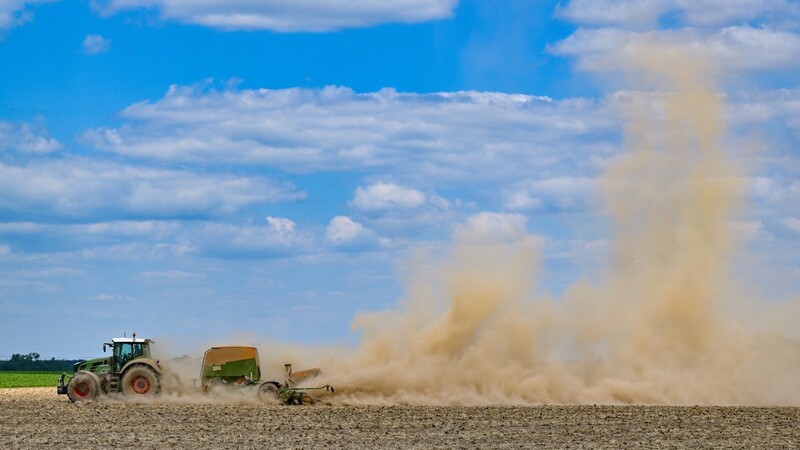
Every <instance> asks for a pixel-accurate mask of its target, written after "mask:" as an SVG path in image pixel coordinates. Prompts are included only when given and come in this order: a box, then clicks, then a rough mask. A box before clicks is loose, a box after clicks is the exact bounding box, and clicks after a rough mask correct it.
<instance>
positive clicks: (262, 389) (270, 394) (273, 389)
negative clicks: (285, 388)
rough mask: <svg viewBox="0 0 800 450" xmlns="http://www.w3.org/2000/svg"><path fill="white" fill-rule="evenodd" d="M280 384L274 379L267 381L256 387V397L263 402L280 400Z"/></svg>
mask: <svg viewBox="0 0 800 450" xmlns="http://www.w3.org/2000/svg"><path fill="white" fill-rule="evenodd" d="M280 387H281V385H280V384H278V383H276V382H274V381H267V382H265V383H262V384H261V386H259V387H258V399H259V400H261V401H262V402H264V403H268V404H275V403H280V402H281V397H280V395H278V389H279V388H280Z"/></svg>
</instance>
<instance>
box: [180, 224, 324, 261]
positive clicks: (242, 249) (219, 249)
mask: <svg viewBox="0 0 800 450" xmlns="http://www.w3.org/2000/svg"><path fill="white" fill-rule="evenodd" d="M191 236H192V240H193V241H194V242H197V245H198V246H199V251H200V252H201V253H203V254H207V255H211V256H215V257H224V258H238V257H247V258H270V257H280V256H290V255H302V254H306V253H309V252H312V251H313V249H314V245H313V244H314V242H315V241H316V239H315V237H314V235H313V233H311V232H309V231H306V230H300V229H298V227H297V224H296V223H295V222H294V221H293V220H291V219H288V218H285V217H272V216H269V217H267V218H266V219H265V220H264V223H263V224H259V223H252V224H233V223H218V222H208V223H206V224H205V225H204V226H203V228H202V229H199V230H195V231H193V232H192V233H191Z"/></svg>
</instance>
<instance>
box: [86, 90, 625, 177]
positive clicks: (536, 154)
mask: <svg viewBox="0 0 800 450" xmlns="http://www.w3.org/2000/svg"><path fill="white" fill-rule="evenodd" d="M119 115H120V117H121V118H122V119H123V120H124V121H125V122H126V123H125V124H124V125H122V126H121V127H119V128H105V127H104V128H97V129H93V130H89V131H86V132H85V133H83V135H82V139H81V142H83V143H85V144H86V145H91V146H94V147H96V148H100V149H105V150H108V151H111V152H114V153H118V154H122V155H125V156H129V157H135V158H143V159H152V160H157V161H170V162H202V163H225V164H248V165H266V166H271V167H277V168H279V169H282V170H285V171H289V172H306V173H307V172H316V171H334V170H353V169H363V170H371V171H376V170H391V171H392V172H393V173H394V174H398V175H397V177H396V178H404V179H411V180H412V181H413V182H414V183H415V184H416V185H424V184H425V183H428V182H429V180H433V179H435V180H444V179H448V180H459V181H464V182H468V183H475V182H477V181H481V180H491V179H504V180H508V179H509V178H514V177H520V176H527V174H529V173H531V171H538V170H541V169H542V167H549V168H551V169H553V168H555V167H557V166H558V165H559V164H562V163H563V164H570V165H572V164H573V162H572V161H575V160H585V159H586V158H587V157H588V155H587V153H592V152H593V151H594V150H596V149H597V148H599V147H598V145H597V144H598V142H602V141H603V140H604V139H605V140H613V139H615V134H614V133H615V132H616V131H618V127H619V123H618V121H617V117H618V116H616V114H615V112H614V110H613V108H611V106H610V105H609V104H607V103H605V102H603V101H592V100H585V99H568V100H561V101H554V100H551V99H548V98H545V97H534V96H526V95H513V94H500V93H492V92H453V93H435V94H412V93H398V92H395V91H394V90H390V89H386V90H382V91H380V92H376V93H368V94H357V93H355V92H353V91H352V90H350V89H346V88H341V87H326V88H324V89H283V90H268V89H258V90H228V91H222V92H220V91H216V90H213V89H208V87H207V86H206V87H204V86H196V87H178V86H173V87H172V88H170V90H169V92H167V94H166V95H165V96H164V97H163V98H162V99H160V100H158V101H157V102H141V103H137V104H134V105H131V106H129V107H128V108H126V109H125V110H124V111H122V112H121V113H120V114H119ZM608 147H610V146H608Z"/></svg>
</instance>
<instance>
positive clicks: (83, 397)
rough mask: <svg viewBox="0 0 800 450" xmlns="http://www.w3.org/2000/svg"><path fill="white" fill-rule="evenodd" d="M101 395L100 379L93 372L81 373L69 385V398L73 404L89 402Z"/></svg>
mask: <svg viewBox="0 0 800 450" xmlns="http://www.w3.org/2000/svg"><path fill="white" fill-rule="evenodd" d="M99 394H100V377H98V376H97V375H95V374H93V373H92V372H86V371H83V370H82V371H79V372H77V373H75V376H74V377H72V379H71V380H69V384H67V397H69V399H70V400H71V401H73V402H89V401H92V400H94V399H96V398H97V396H98V395H99Z"/></svg>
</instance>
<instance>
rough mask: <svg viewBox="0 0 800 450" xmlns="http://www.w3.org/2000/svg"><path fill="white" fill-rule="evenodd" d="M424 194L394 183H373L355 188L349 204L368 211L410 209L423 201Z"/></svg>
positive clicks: (424, 199) (424, 198)
mask: <svg viewBox="0 0 800 450" xmlns="http://www.w3.org/2000/svg"><path fill="white" fill-rule="evenodd" d="M425 201H426V196H425V194H423V193H422V192H420V191H418V190H416V189H411V188H407V187H403V186H398V185H396V184H394V183H375V184H372V185H370V186H367V187H366V188H364V187H359V188H357V189H356V192H355V197H354V198H353V201H352V202H350V205H352V206H354V207H356V208H358V209H362V210H366V211H370V210H381V209H396V208H400V209H411V208H416V207H418V206H421V205H423V204H424V203H425Z"/></svg>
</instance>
